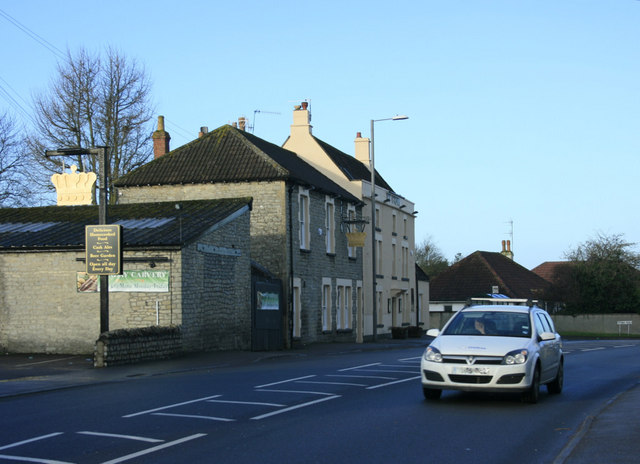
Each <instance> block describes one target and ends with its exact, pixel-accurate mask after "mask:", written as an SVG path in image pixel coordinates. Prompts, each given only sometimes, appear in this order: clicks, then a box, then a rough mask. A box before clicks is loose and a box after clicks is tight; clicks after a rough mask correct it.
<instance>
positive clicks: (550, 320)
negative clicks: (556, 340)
mask: <svg viewBox="0 0 640 464" xmlns="http://www.w3.org/2000/svg"><path fill="white" fill-rule="evenodd" d="M542 315H543V316H544V318H545V319H546V320H547V325H548V326H549V329H550V330H549V331H550V332H552V333H555V332H556V328H555V327H554V325H553V319H551V317H550V316H549V315H548V314H547V313H542Z"/></svg>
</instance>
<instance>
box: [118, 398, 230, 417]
mask: <svg viewBox="0 0 640 464" xmlns="http://www.w3.org/2000/svg"><path fill="white" fill-rule="evenodd" d="M220 396H222V395H213V396H207V397H205V398H198V399H197V400H191V401H185V402H183V403H176V404H170V405H168V406H162V407H160V408H155V409H147V410H146V411H140V412H134V413H133V414H127V415H126V416H122V417H123V418H129V417H135V416H141V415H143V414H150V413H152V412H156V411H162V410H164V409H170V408H176V407H178V406H184V405H185V404H191V403H197V402H198V401H207V400H210V399H213V398H219V397H220Z"/></svg>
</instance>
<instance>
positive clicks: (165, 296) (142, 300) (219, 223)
mask: <svg viewBox="0 0 640 464" xmlns="http://www.w3.org/2000/svg"><path fill="white" fill-rule="evenodd" d="M250 209H251V200H250V199H248V198H244V199H227V200H207V201H181V202H179V203H176V202H153V203H148V202H147V203H137V204H123V205H112V206H110V207H109V223H110V224H120V225H121V226H122V237H123V265H122V267H123V271H124V275H123V276H112V278H113V279H116V280H111V279H112V278H110V280H111V282H110V285H109V286H110V289H109V290H110V291H109V295H110V298H109V300H110V304H109V316H110V317H109V328H110V330H117V329H124V328H126V329H130V328H142V327H149V326H179V327H181V331H180V332H181V340H180V342H179V349H181V350H187V351H194V350H213V349H249V347H250V344H251V298H250V297H251V295H250V287H251V265H250V238H249V224H250V216H249V214H250ZM97 219H98V207H97V206H62V207H61V206H51V207H41V208H6V209H0V347H1V348H2V349H4V350H6V351H10V352H38V353H74V354H78V353H80V354H87V353H92V352H93V351H94V344H95V343H96V340H97V339H98V336H99V335H100V333H99V332H100V294H99V293H98V287H97V282H96V281H95V280H93V279H92V278H91V277H90V276H88V275H87V274H86V272H85V271H86V266H85V226H86V225H92V224H96V223H97Z"/></svg>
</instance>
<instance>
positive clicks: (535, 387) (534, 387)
mask: <svg viewBox="0 0 640 464" xmlns="http://www.w3.org/2000/svg"><path fill="white" fill-rule="evenodd" d="M539 396H540V366H537V365H536V368H535V370H534V371H533V379H532V380H531V386H530V387H529V389H528V390H527V391H525V392H524V393H522V401H524V402H525V403H531V404H535V403H537V402H538V397H539Z"/></svg>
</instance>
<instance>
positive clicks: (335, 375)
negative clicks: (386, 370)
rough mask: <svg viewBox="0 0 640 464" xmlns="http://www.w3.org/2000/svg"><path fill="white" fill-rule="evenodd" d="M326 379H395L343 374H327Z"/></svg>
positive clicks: (391, 378)
mask: <svg viewBox="0 0 640 464" xmlns="http://www.w3.org/2000/svg"><path fill="white" fill-rule="evenodd" d="M327 377H347V378H353V379H382V380H393V379H395V377H383V376H381V375H344V374H342V375H341V374H328V375H327Z"/></svg>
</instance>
